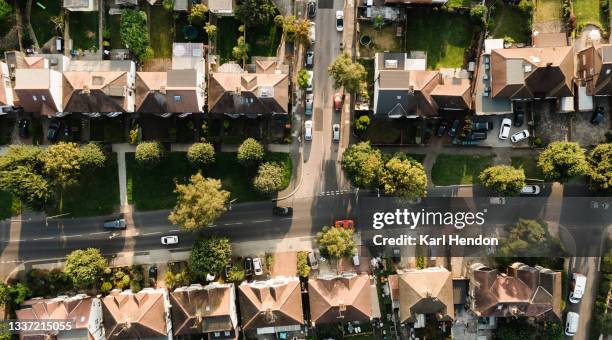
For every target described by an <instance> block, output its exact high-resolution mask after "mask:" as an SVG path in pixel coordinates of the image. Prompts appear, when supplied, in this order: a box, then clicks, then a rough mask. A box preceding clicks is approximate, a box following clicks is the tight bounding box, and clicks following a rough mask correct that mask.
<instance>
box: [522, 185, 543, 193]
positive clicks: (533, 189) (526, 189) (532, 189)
mask: <svg viewBox="0 0 612 340" xmlns="http://www.w3.org/2000/svg"><path fill="white" fill-rule="evenodd" d="M539 194H540V186H539V185H535V184H528V185H525V186H523V187H522V188H521V195H539Z"/></svg>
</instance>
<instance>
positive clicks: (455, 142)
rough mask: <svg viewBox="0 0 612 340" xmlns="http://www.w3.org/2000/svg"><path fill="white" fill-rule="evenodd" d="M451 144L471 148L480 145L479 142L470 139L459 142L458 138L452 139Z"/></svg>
mask: <svg viewBox="0 0 612 340" xmlns="http://www.w3.org/2000/svg"><path fill="white" fill-rule="evenodd" d="M452 143H453V145H461V146H472V145H478V144H480V141H479V140H472V139H466V140H461V139H459V138H453V140H452Z"/></svg>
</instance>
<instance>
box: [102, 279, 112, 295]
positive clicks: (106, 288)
mask: <svg viewBox="0 0 612 340" xmlns="http://www.w3.org/2000/svg"><path fill="white" fill-rule="evenodd" d="M111 290H113V284H112V283H110V282H104V283H102V286H101V287H100V291H101V292H102V294H108V293H109V292H110V291H111Z"/></svg>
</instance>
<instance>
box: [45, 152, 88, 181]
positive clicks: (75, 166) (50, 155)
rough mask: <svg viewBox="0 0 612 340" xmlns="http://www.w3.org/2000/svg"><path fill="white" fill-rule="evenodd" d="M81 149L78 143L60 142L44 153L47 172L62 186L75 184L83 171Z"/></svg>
mask: <svg viewBox="0 0 612 340" xmlns="http://www.w3.org/2000/svg"><path fill="white" fill-rule="evenodd" d="M81 160H82V158H81V151H80V150H79V146H78V145H77V144H76V143H65V142H59V143H57V144H54V145H51V146H50V147H48V148H47V150H45V152H44V153H43V161H44V168H45V172H46V173H47V174H48V175H49V177H50V178H51V180H52V181H54V182H56V183H57V184H58V185H59V186H61V187H66V186H68V185H71V184H74V183H75V182H76V180H77V178H78V176H79V174H80V171H81Z"/></svg>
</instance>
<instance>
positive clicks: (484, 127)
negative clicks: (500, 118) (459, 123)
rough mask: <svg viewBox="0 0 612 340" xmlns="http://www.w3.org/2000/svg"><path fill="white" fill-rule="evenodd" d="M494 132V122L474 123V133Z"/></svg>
mask: <svg viewBox="0 0 612 340" xmlns="http://www.w3.org/2000/svg"><path fill="white" fill-rule="evenodd" d="M489 130H493V122H473V123H472V131H489Z"/></svg>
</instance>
